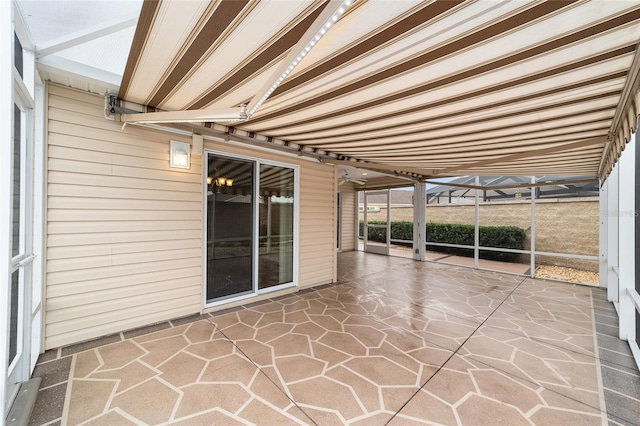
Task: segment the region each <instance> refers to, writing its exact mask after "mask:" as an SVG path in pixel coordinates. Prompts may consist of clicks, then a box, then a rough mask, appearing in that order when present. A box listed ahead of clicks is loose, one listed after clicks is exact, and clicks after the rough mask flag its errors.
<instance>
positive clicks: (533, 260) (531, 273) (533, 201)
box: [529, 176, 536, 278]
mask: <svg viewBox="0 0 640 426" xmlns="http://www.w3.org/2000/svg"><path fill="white" fill-rule="evenodd" d="M531 183H532V184H535V183H536V177H535V176H531ZM534 190H535V187H531V194H535V192H534ZM529 234H530V238H531V247H529V250H530V251H531V257H530V260H529V261H530V262H531V264H530V265H529V276H530V277H531V278H535V276H536V197H533V196H532V197H531V232H530V233H529Z"/></svg>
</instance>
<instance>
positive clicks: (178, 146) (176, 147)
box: [169, 141, 191, 169]
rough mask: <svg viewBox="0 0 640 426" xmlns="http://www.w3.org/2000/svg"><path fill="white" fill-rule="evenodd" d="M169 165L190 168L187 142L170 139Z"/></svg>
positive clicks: (189, 149) (189, 148) (189, 147)
mask: <svg viewBox="0 0 640 426" xmlns="http://www.w3.org/2000/svg"><path fill="white" fill-rule="evenodd" d="M169 165H170V166H171V167H177V168H179V169H189V168H191V146H190V145H189V143H188V142H178V141H171V145H170V155H169Z"/></svg>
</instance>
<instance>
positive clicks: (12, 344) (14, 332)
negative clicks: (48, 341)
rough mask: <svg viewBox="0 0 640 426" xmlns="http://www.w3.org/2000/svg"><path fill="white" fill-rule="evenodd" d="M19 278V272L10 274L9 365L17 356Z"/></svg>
mask: <svg viewBox="0 0 640 426" xmlns="http://www.w3.org/2000/svg"><path fill="white" fill-rule="evenodd" d="M19 277H20V270H16V271H14V272H13V273H12V274H11V318H10V319H9V364H8V365H11V363H12V362H13V359H14V358H15V357H16V355H17V354H18V312H19V310H20V309H19V304H18V303H19V301H20V293H19V282H20V281H19Z"/></svg>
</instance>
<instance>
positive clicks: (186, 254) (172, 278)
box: [45, 85, 337, 348]
mask: <svg viewBox="0 0 640 426" xmlns="http://www.w3.org/2000/svg"><path fill="white" fill-rule="evenodd" d="M103 109H104V99H103V98H102V97H100V96H95V95H91V94H89V93H85V92H82V91H77V90H73V89H68V88H64V87H61V86H57V85H49V86H48V165H47V174H48V180H47V182H48V185H47V191H48V198H47V233H46V234H47V254H46V269H47V275H46V279H47V282H46V319H45V327H46V328H45V339H46V340H45V346H46V348H53V347H58V346H63V345H67V344H71V343H76V342H80V341H83V340H87V339H91V338H94V337H99V336H103V335H106V334H110V333H114V332H119V331H123V330H128V329H132V328H136V327H141V326H144V325H148V324H152V323H155V322H159V321H165V320H168V319H172V318H176V317H180V316H184V315H188V314H192V313H197V312H200V311H201V310H202V271H203V261H202V244H203V242H202V237H203V229H202V209H203V204H202V179H203V177H202V172H203V166H202V158H201V157H199V156H196V155H192V157H191V169H190V170H181V169H172V168H170V167H169V141H170V140H171V139H174V140H180V141H185V142H189V141H190V138H185V137H182V136H177V135H171V134H168V133H165V132H161V131H155V130H150V129H145V128H141V127H136V126H127V127H126V128H125V129H124V131H122V130H121V124H120V123H115V122H112V121H109V120H106V119H105V118H104V111H103ZM205 147H206V148H210V149H215V150H218V151H224V152H227V153H229V154H233V153H236V154H242V155H248V156H253V157H257V158H264V159H270V160H274V161H279V162H284V163H289V164H297V165H300V183H301V189H300V266H299V287H300V288H302V287H309V286H314V285H318V284H324V283H329V282H332V281H334V280H335V271H336V261H337V258H336V250H335V223H336V221H335V188H334V187H335V179H334V169H333V167H331V166H327V165H323V164H320V163H314V162H310V161H304V160H302V159H299V158H297V157H292V156H283V155H279V154H277V153H275V152H267V151H264V150H256V149H253V148H251V147H247V146H244V145H243V146H238V145H233V144H227V143H223V142H212V141H205ZM292 291H295V289H293V290H292Z"/></svg>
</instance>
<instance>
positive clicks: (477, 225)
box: [473, 176, 480, 269]
mask: <svg viewBox="0 0 640 426" xmlns="http://www.w3.org/2000/svg"><path fill="white" fill-rule="evenodd" d="M476 186H480V176H476ZM475 194H476V196H475V199H476V200H475V201H476V217H475V232H474V236H473V267H474V268H476V269H478V268H479V267H480V262H479V260H480V249H479V247H480V190H479V189H476V190H475Z"/></svg>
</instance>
